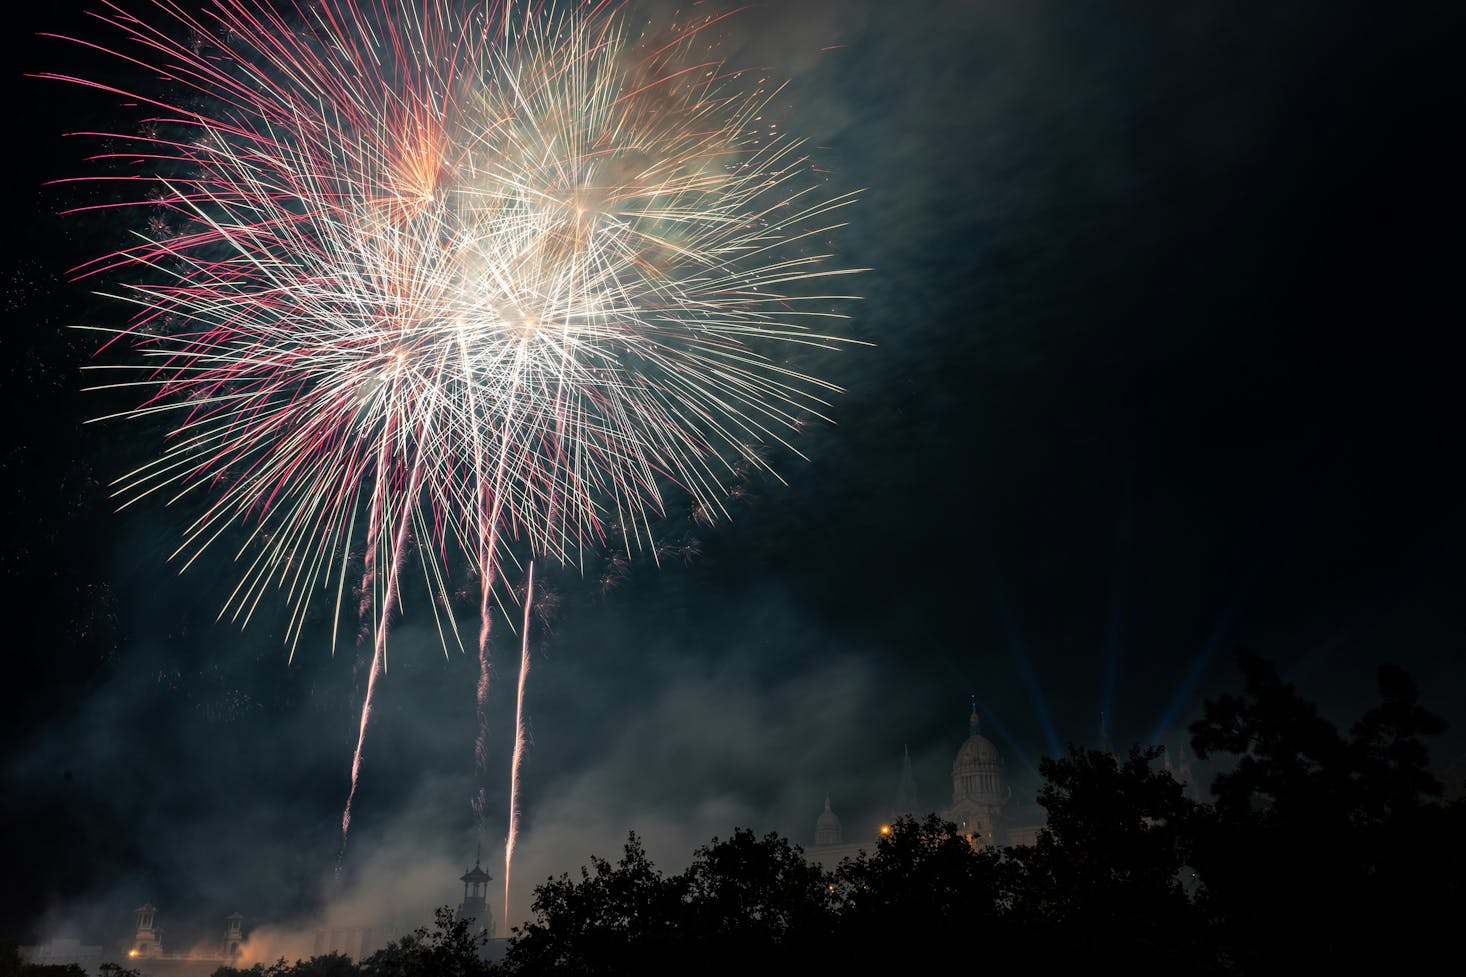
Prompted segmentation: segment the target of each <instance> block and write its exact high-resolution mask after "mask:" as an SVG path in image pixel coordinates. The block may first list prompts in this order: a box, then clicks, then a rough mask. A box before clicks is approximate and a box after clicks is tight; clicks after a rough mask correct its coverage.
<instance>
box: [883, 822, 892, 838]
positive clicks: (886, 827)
mask: <svg viewBox="0 0 1466 977" xmlns="http://www.w3.org/2000/svg"><path fill="white" fill-rule="evenodd" d="M890 833H891V826H890V825H889V824H883V825H881V834H883V835H888V834H890Z"/></svg>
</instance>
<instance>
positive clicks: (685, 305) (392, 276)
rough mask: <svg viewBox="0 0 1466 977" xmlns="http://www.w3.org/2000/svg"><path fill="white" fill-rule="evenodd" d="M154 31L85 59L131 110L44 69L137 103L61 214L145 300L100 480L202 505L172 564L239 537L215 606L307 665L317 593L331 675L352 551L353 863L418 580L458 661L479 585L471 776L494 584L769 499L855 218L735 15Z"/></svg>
mask: <svg viewBox="0 0 1466 977" xmlns="http://www.w3.org/2000/svg"><path fill="white" fill-rule="evenodd" d="M138 9H139V10H140V11H141V12H140V13H133V12H131V11H130V10H128V9H125V8H124V7H123V6H122V5H121V3H119V2H109V0H101V2H100V4H99V11H98V12H97V13H96V14H95V15H94V16H95V17H96V19H97V21H98V22H99V23H100V24H102V25H104V26H105V28H106V29H107V30H109V31H111V32H112V34H113V35H114V37H115V38H116V40H115V41H114V42H113V43H112V44H110V45H105V44H99V43H96V42H92V41H85V40H74V39H71V40H74V43H76V44H81V45H83V46H85V47H86V48H88V49H90V50H91V51H92V52H99V53H101V54H103V55H110V56H112V57H113V58H115V59H117V60H119V61H120V62H121V66H122V67H123V68H125V69H126V70H130V71H132V72H134V73H135V74H136V75H137V76H138V78H139V80H138V81H137V83H136V84H135V85H125V84H124V83H122V82H117V83H104V82H100V81H93V80H88V79H86V78H84V77H80V76H73V75H66V74H60V73H51V74H47V75H44V76H43V77H49V78H54V79H59V80H62V81H66V82H69V83H73V84H79V85H83V86H88V87H91V88H93V89H96V90H98V91H100V92H101V93H103V94H104V95H106V96H107V97H109V98H114V99H116V100H117V101H119V102H120V103H121V104H122V106H123V107H124V108H125V109H127V110H129V111H133V112H135V113H136V114H137V118H136V120H135V125H134V127H133V129H132V130H131V131H124V132H102V133H89V134H88V135H91V136H93V137H95V138H98V139H100V140H101V141H102V144H103V146H104V149H103V150H102V151H101V152H99V153H98V154H97V155H95V156H93V157H92V158H91V163H92V165H94V166H95V167H97V168H98V169H99V170H100V172H99V173H93V174H92V175H89V176H84V177H81V178H79V179H81V180H85V181H91V182H92V184H93V186H94V187H95V188H96V189H97V190H98V191H100V192H101V193H102V195H103V197H104V200H103V202H101V203H97V204H91V205H88V206H85V207H80V208H78V209H79V210H110V209H113V208H117V209H120V210H122V211H123V212H128V211H130V212H131V213H133V214H136V215H138V220H137V221H136V226H137V227H138V228H139V231H138V232H137V233H136V234H135V237H136V243H134V244H132V245H130V246H128V247H126V248H124V249H122V250H118V251H115V252H112V253H110V254H106V255H104V256H102V257H99V258H97V259H96V260H94V261H92V262H89V263H88V264H86V265H83V266H81V267H80V268H79V269H77V274H78V275H79V276H92V277H95V278H97V279H98V280H100V281H102V282H104V283H105V287H106V288H107V289H108V290H109V292H108V293H109V294H111V295H113V296H114V297H115V298H117V299H118V300H119V301H121V302H123V303H126V304H127V305H129V306H130V307H131V309H132V316H131V319H130V320H129V321H128V322H127V323H126V324H124V325H122V326H121V327H119V328H112V329H102V330H101V331H102V332H104V333H109V334H110V336H109V338H108V340H107V342H106V344H105V345H104V347H103V349H104V350H105V351H106V357H105V361H104V362H99V363H97V364H96V365H95V366H94V369H96V370H98V371H103V372H102V375H103V376H104V377H110V376H115V377H118V378H119V379H117V380H115V381H112V382H106V381H104V382H100V383H98V384H96V386H95V388H96V389H122V390H125V391H128V392H130V393H131V394H133V395H134V396H135V397H137V398H138V399H137V400H135V401H134V402H133V403H134V406H132V407H130V408H128V409H126V410H124V411H122V412H121V413H120V414H118V415H112V416H114V417H117V416H120V417H123V418H130V419H134V420H143V419H154V418H161V419H164V420H167V421H169V426H168V431H167V435H166V438H165V439H164V443H163V448H162V451H161V452H160V454H158V456H157V457H155V458H154V459H153V460H151V461H149V462H147V463H145V464H143V465H141V466H140V467H138V468H137V469H136V470H134V471H132V472H130V473H129V474H127V475H125V476H124V477H123V478H121V479H119V480H118V481H117V482H116V484H115V488H116V492H117V494H118V496H119V498H120V499H121V500H122V505H123V506H124V507H126V506H130V505H133V504H135V503H138V502H139V501H141V500H144V499H160V500H162V501H164V502H166V503H168V504H173V505H179V506H185V507H191V513H190V515H189V517H188V518H187V519H186V524H185V528H184V531H183V534H182V535H183V538H182V542H181V544H180V545H179V547H178V549H177V550H176V551H175V552H174V554H173V555H172V556H173V558H174V559H175V560H176V561H177V563H178V564H179V566H180V569H186V568H187V567H189V566H190V565H192V564H193V563H194V561H196V560H198V559H199V558H200V556H201V555H202V554H203V553H204V552H205V551H208V550H210V549H211V548H214V549H217V548H219V547H223V546H228V547H229V548H230V549H231V550H232V556H233V558H234V560H235V562H236V564H237V565H238V567H239V573H238V582H237V585H236V586H235V587H234V589H233V592H232V593H231V594H230V595H229V597H228V598H227V600H226V601H225V603H224V607H223V609H222V610H221V617H222V616H224V615H225V614H227V615H228V616H229V617H230V618H231V620H234V621H236V622H238V623H240V624H241V625H244V624H247V623H248V621H249V620H250V618H251V617H252V615H253V614H254V613H255V612H256V611H257V609H258V608H259V607H260V604H261V602H262V601H263V600H264V598H265V596H266V594H267V593H270V592H277V593H279V594H280V595H281V597H282V599H283V602H284V605H285V607H286V608H287V611H288V615H289V617H288V626H287V629H286V630H287V637H286V641H287V644H288V646H289V648H290V654H291V655H293V654H294V653H295V650H296V648H297V647H298V644H299V641H300V639H301V636H302V632H303V630H304V628H305V626H306V624H307V621H308V619H309V613H308V612H309V611H310V610H311V609H312V608H313V607H315V606H317V605H319V604H321V603H326V604H331V603H334V613H333V614H332V618H331V619H332V626H331V635H332V638H331V640H332V648H333V649H334V647H335V642H336V628H337V627H338V626H339V624H340V621H341V619H342V616H343V614H342V602H343V597H344V593H345V591H346V581H347V577H348V576H349V575H351V574H352V571H351V567H353V566H355V565H356V564H355V561H356V560H358V559H359V560H361V561H362V566H363V569H362V573H361V577H360V579H361V599H360V601H359V604H358V618H359V621H360V628H361V633H362V635H363V638H362V644H363V648H362V653H363V654H365V653H366V648H365V644H366V642H367V641H368V639H369V640H370V656H371V657H370V670H369V673H368V680H367V685H366V691H365V694H364V696H363V701H362V711H361V720H360V724H359V726H358V729H357V738H356V739H357V743H356V749H355V751H354V754H353V758H352V769H351V772H352V776H351V788H350V791H349V793H348V799H347V803H346V806H345V809H344V811H343V815H342V832H343V845H344V842H345V837H346V834H347V832H348V831H349V827H350V817H351V802H352V800H353V799H354V798H355V794H356V788H357V784H358V781H359V777H360V774H361V767H362V750H363V746H364V744H365V737H366V731H367V727H368V723H369V720H370V716H371V706H372V699H373V696H374V694H375V693H376V691H377V687H378V685H379V680H380V678H381V676H382V675H383V673H384V672H385V670H386V668H387V662H388V658H387V644H388V635H389V631H390V629H391V621H392V620H393V619H394V617H395V616H396V615H398V614H400V613H401V611H402V605H403V598H404V595H405V593H406V591H405V590H404V584H405V583H406V581H405V580H404V578H403V577H404V574H408V575H412V574H413V572H414V568H415V570H416V571H420V572H421V575H422V578H423V586H424V587H425V588H426V590H427V592H428V593H429V594H430V595H431V597H432V599H431V600H430V601H429V602H428V603H429V606H430V607H431V608H432V611H433V616H434V621H435V624H436V628H437V632H438V635H439V638H440V640H441V642H442V645H443V648H444V651H445V653H447V652H448V650H449V649H450V648H451V647H458V648H460V649H462V647H463V642H462V640H461V636H460V634H459V631H458V623H457V621H456V619H455V616H454V614H453V613H452V611H451V606H450V602H449V595H450V594H451V593H452V592H453V590H454V586H453V585H452V584H451V583H450V579H451V572H450V568H452V567H454V566H455V565H457V559H458V558H459V557H460V556H462V557H466V559H467V560H468V561H469V562H470V563H471V564H472V565H473V567H474V568H475V572H476V575H477V583H478V588H479V590H478V594H477V595H476V596H477V598H478V600H477V604H478V614H479V627H478V641H477V653H478V659H479V666H480V673H479V681H478V685H477V688H476V712H477V716H478V721H479V733H478V737H477V739H476V742H475V758H476V765H477V767H478V769H479V771H480V774H481V775H482V773H483V771H484V770H486V768H487V743H486V729H487V726H486V716H487V694H488V683H489V677H490V669H489V635H490V629H491V623H492V618H493V616H494V614H495V613H496V608H497V609H498V612H499V613H504V614H506V616H507V614H508V613H509V610H508V608H507V606H506V605H505V602H504V600H503V597H504V596H506V593H505V591H506V590H507V588H503V589H501V588H502V585H503V583H504V581H503V579H502V578H503V571H504V569H505V568H507V567H510V566H518V565H521V564H520V561H521V560H522V559H523V558H525V557H528V558H529V560H530V561H531V562H530V566H533V562H532V561H533V560H534V559H535V558H539V559H549V560H554V561H558V562H560V563H561V564H568V565H570V566H572V567H576V568H580V569H582V570H583V568H584V566H585V558H586V557H587V555H588V554H591V553H593V552H599V551H601V550H604V549H608V548H610V549H614V550H615V551H617V553H618V555H617V557H616V559H618V560H629V559H630V558H631V557H632V556H633V554H636V553H646V552H650V554H651V555H652V557H653V558H654V559H655V555H656V553H655V543H654V542H653V541H652V538H651V527H652V523H653V520H655V519H657V518H658V517H659V516H660V515H661V514H663V513H664V512H665V508H666V506H665V500H666V493H667V492H669V491H675V492H677V493H679V494H680V495H683V496H685V497H687V498H688V499H689V500H690V504H691V505H692V507H693V509H694V510H695V511H696V512H698V513H700V514H701V518H702V519H704V520H711V519H715V518H719V517H722V516H726V514H727V513H726V510H725V509H724V507H723V499H724V498H725V497H726V492H727V486H728V485H729V484H730V483H731V482H733V481H735V480H737V479H739V478H741V477H742V475H743V473H744V472H746V471H749V470H755V469H757V470H763V471H769V472H772V468H771V467H770V465H769V464H768V463H767V462H766V461H765V460H764V454H763V453H761V451H762V447H763V446H765V445H769V444H771V443H778V444H781V445H784V446H786V447H788V448H789V449H790V450H791V451H793V450H794V449H793V448H792V446H791V445H790V444H789V440H788V439H789V435H790V434H792V433H793V432H797V431H798V430H800V429H801V428H802V427H803V426H804V425H805V424H807V423H808V422H809V420H810V419H811V418H823V417H824V416H825V415H824V411H825V406H826V398H827V397H828V396H829V395H830V394H831V393H833V392H835V391H836V390H837V389H838V388H836V387H835V386H833V385H832V384H829V383H827V382H825V381H823V380H821V379H818V378H817V377H814V376H812V375H809V374H807V373H804V372H802V371H801V370H800V369H799V368H798V367H797V366H796V365H794V358H795V356H796V354H797V353H798V352H799V349H800V347H820V348H825V349H830V348H836V347H839V346H841V345H842V344H843V343H845V342H846V340H842V339H840V338H839V337H837V336H834V335H830V334H827V333H825V332H823V331H822V330H821V328H820V324H821V323H822V322H826V321H830V320H838V319H842V318H844V316H843V314H842V313H840V312H839V311H838V306H839V304H840V302H841V300H843V299H845V298H847V296H843V295H839V294H829V293H828V292H827V291H826V290H825V289H822V288H820V287H819V286H818V282H819V281H820V280H821V279H827V278H829V277H831V276H837V275H842V274H846V273H847V272H848V270H847V269H840V268H835V267H832V266H831V258H832V255H831V254H830V253H829V252H828V251H827V250H826V248H825V245H824V241H825V240H826V238H827V237H828V236H829V233H830V232H832V231H833V230H834V229H835V228H837V227H838V226H839V222H838V216H839V215H838V211H839V209H840V208H841V207H843V206H845V205H846V204H848V203H850V202H851V199H852V197H851V196H850V195H838V196H833V197H826V196H823V195H822V194H821V193H820V182H819V178H818V177H816V176H815V175H814V173H813V171H812V169H811V167H810V165H809V161H808V159H807V158H806V157H805V156H804V155H803V151H802V149H801V144H800V143H799V142H798V141H797V140H794V139H790V138H788V137H786V136H784V135H783V134H781V133H780V132H779V131H778V126H777V123H776V122H774V121H772V115H773V113H772V112H771V111H770V102H771V100H772V99H773V98H774V97H775V94H776V90H770V89H768V88H766V87H765V83H764V80H763V79H762V78H759V79H758V80H757V81H754V80H753V78H754V77H756V76H752V75H750V76H745V75H743V74H741V73H738V72H729V71H727V70H726V69H725V68H724V67H723V64H722V59H721V57H720V56H719V55H718V53H717V50H716V46H717V41H716V38H715V36H714V35H715V33H716V32H715V31H710V30H707V29H706V28H708V27H709V26H711V25H713V24H715V23H716V22H717V19H718V18H713V17H708V16H704V17H702V19H700V20H692V21H682V22H674V23H672V24H669V25H668V26H666V27H665V28H663V29H660V30H656V31H653V30H652V29H650V28H646V29H644V30H642V31H641V32H640V33H636V32H633V31H632V30H631V29H630V28H629V27H628V26H627V23H628V21H627V18H626V17H625V16H624V11H623V10H622V8H620V7H619V6H618V5H615V4H610V3H604V2H586V3H580V4H577V3H569V2H567V3H564V4H561V5H555V4H553V3H552V4H548V5H540V4H522V5H514V6H511V5H509V4H507V3H502V2H489V3H483V4H465V5H458V4H454V3H452V2H449V0H423V2H421V3H417V4H398V3H397V2H395V0H315V2H313V3H310V4H309V5H302V6H300V7H298V8H294V9H293V10H292V11H290V12H288V13H285V12H281V10H278V9H276V7H275V6H274V5H273V4H272V3H270V2H269V0H214V2H213V3H211V4H210V5H209V6H208V7H207V8H206V9H205V10H204V11H203V12H194V11H191V10H190V9H188V8H186V7H185V6H183V5H181V4H180V3H179V2H177V0H152V2H144V0H138ZM766 112H767V113H768V115H769V120H766V119H765V114H766ZM61 182H67V181H61ZM795 453H796V454H797V451H796V452H795ZM333 594H334V596H333ZM507 596H509V597H510V598H511V600H512V591H509V592H507ZM527 604H528V599H526V605H527ZM526 613H527V608H526ZM525 627H526V630H527V623H526V625H525ZM522 637H523V636H522ZM526 640H527V639H526ZM527 652H528V646H527V644H524V645H523V646H522V649H521V673H520V677H519V689H518V703H519V707H520V708H521V709H522V703H523V689H524V678H525V673H524V669H525V667H526V666H527V663H528V658H527ZM521 719H522V716H516V744H515V759H514V765H513V771H512V772H511V781H512V787H511V793H512V794H513V799H512V801H511V815H510V842H509V844H508V845H507V846H506V872H505V875H506V885H507V881H508V864H507V859H508V856H509V855H510V854H512V848H513V838H514V834H515V824H516V816H517V810H518V808H517V804H518V795H517V789H518V784H517V770H518V763H519V758H520V756H521V755H522V751H523V727H522V723H521V722H520V720H521ZM480 796H482V792H480ZM506 901H507V898H506Z"/></svg>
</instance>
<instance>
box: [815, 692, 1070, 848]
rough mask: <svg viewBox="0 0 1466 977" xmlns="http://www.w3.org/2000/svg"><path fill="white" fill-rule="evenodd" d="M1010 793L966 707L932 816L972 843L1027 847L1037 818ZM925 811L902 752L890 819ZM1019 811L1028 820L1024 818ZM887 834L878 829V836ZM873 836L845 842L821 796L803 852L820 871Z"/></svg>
mask: <svg viewBox="0 0 1466 977" xmlns="http://www.w3.org/2000/svg"><path fill="white" fill-rule="evenodd" d="M1012 801H1013V791H1012V788H1010V787H1009V786H1008V778H1007V773H1006V768H1005V766H1004V764H1003V755H1002V754H1001V753H999V752H998V748H997V747H996V746H995V745H993V741H992V740H990V739H988V738H987V737H986V736H984V735H982V722H981V720H980V719H979V718H978V715H977V706H976V705H975V704H974V705H973V706H972V710H971V712H970V713H969V714H968V716H967V739H966V740H965V741H964V742H963V743H962V745H961V746H960V747H958V749H957V756H956V758H955V759H953V761H952V803H951V804H950V805H948V806H946V807H944V808H942V809H940V810H938V811H937V812H936V814H937V815H938V816H939V817H940V818H942V820H944V821H951V822H952V823H953V824H955V825H957V830H958V831H960V832H961V833H962V834H964V835H966V836H967V840H968V841H971V842H972V843H973V844H974V845H978V846H980V847H981V846H986V845H1031V844H1033V842H1034V840H1035V839H1036V838H1037V836H1038V831H1039V828H1040V827H1042V825H1041V824H1039V823H1038V820H1039V819H1038V818H1036V817H1033V816H1032V814H1033V812H1032V811H1028V812H1022V813H1020V811H1019V810H1018V808H1017V806H1016V805H1014V804H1013V803H1012ZM929 810H930V809H929V808H928V809H923V808H922V807H921V804H920V802H919V801H917V799H916V784H915V780H914V778H913V777H912V773H911V754H910V752H909V751H907V752H906V753H905V755H904V756H903V757H902V761H901V783H900V786H899V788H898V789H897V792H896V804H895V807H893V808H892V809H891V811H890V812H889V813H890V818H891V819H894V818H897V817H901V816H904V815H909V816H912V817H916V818H921V817H924V816H925V814H926V813H927V811H929ZM1024 813H1027V814H1028V815H1029V816H1028V817H1025V816H1024ZM885 830H887V826H886V825H882V826H881V828H880V832H882V833H883V832H884V831H885ZM878 839H879V834H876V835H875V836H874V837H872V838H870V839H869V840H867V841H860V842H847V841H845V839H844V833H843V831H842V829H841V824H840V818H839V817H838V816H836V814H835V812H834V810H832V809H831V807H830V799H829V798H828V797H826V798H825V809H824V811H823V812H821V814H820V816H819V817H818V818H816V819H815V829H814V844H813V845H812V846H811V847H810V848H809V849H808V851H807V854H808V856H809V857H810V859H812V860H813V861H815V862H818V863H819V864H821V865H823V866H825V867H826V868H834V867H835V866H836V865H838V864H839V863H840V861H841V859H844V858H847V857H853V856H855V855H857V854H858V853H860V852H862V851H867V852H868V851H873V850H874V849H875V845H876V842H877V840H878Z"/></svg>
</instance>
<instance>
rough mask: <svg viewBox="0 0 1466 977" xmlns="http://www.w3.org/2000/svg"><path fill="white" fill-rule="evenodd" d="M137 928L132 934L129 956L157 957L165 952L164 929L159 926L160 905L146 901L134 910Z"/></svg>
mask: <svg viewBox="0 0 1466 977" xmlns="http://www.w3.org/2000/svg"><path fill="white" fill-rule="evenodd" d="M133 913H135V914H136V916H137V930H136V932H135V933H133V936H132V948H131V949H130V950H128V951H127V955H128V956H129V957H156V956H158V955H159V954H160V953H162V952H163V931H162V930H161V929H159V928H158V907H157V906H155V905H153V904H152V903H151V902H145V903H143V904H142V905H141V906H138V907H137V908H136V909H134V910H133Z"/></svg>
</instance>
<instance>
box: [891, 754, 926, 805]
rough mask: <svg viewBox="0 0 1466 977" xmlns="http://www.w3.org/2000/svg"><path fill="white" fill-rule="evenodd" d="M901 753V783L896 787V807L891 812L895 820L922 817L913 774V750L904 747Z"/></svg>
mask: <svg viewBox="0 0 1466 977" xmlns="http://www.w3.org/2000/svg"><path fill="white" fill-rule="evenodd" d="M901 751H902V753H901V782H900V783H899V784H898V785H897V786H896V806H895V808H893V809H892V811H891V817H892V819H893V820H894V819H895V818H899V817H901V816H902V815H910V816H911V817H919V816H920V815H921V802H920V801H918V800H917V799H916V777H915V776H913V775H912V773H911V749H910V748H909V747H906V746H903V747H902V748H901Z"/></svg>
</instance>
